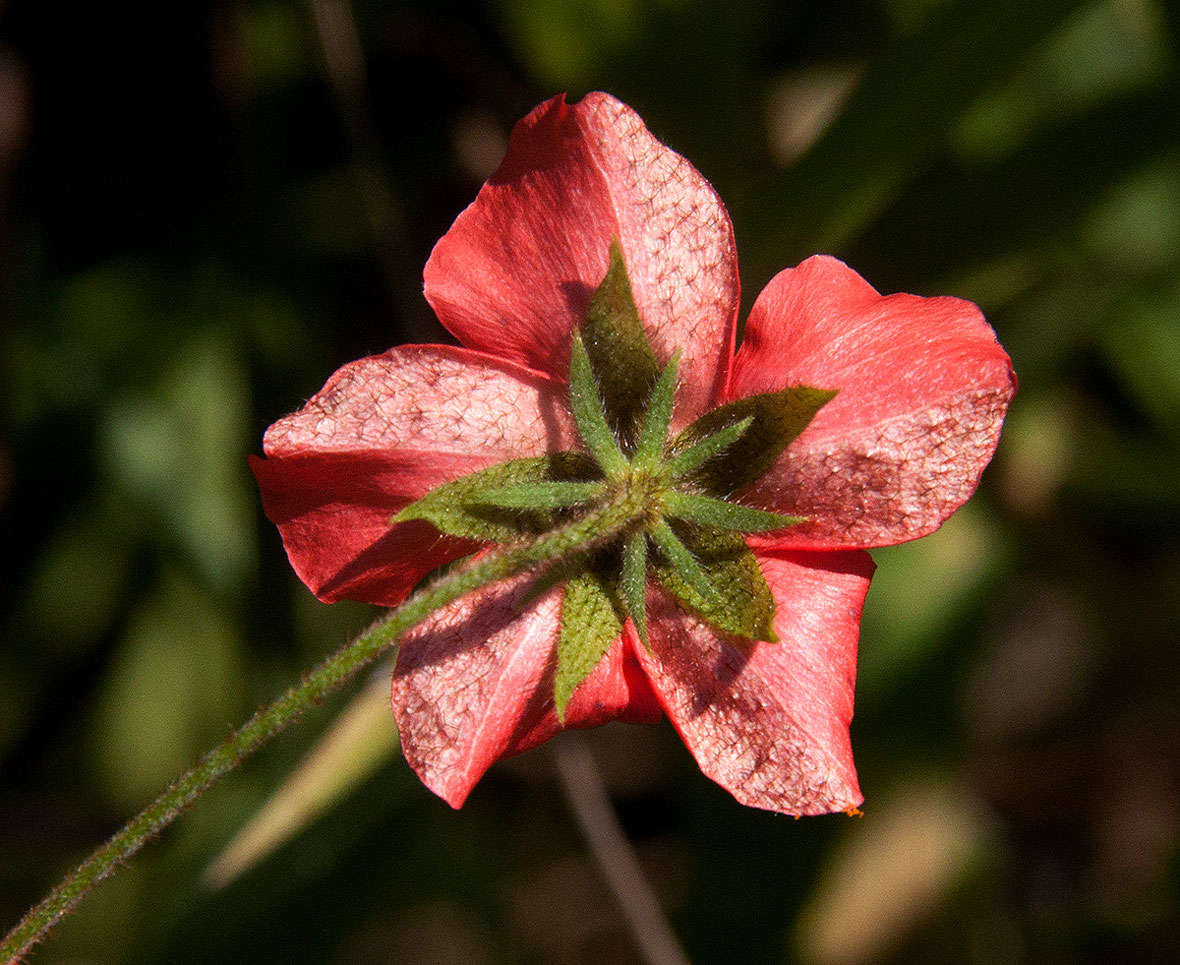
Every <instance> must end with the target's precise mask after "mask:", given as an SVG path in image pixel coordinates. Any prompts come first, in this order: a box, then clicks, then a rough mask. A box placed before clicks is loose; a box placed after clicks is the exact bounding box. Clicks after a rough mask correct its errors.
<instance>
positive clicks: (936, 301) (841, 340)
mask: <svg viewBox="0 0 1180 965" xmlns="http://www.w3.org/2000/svg"><path fill="white" fill-rule="evenodd" d="M788 385H819V386H823V387H824V388H828V389H837V390H838V394H837V395H836V397H835V398H834V399H832V401H830V402H828V403H827V404H826V405H825V406H824V407H823V408H822V409H820V411H819V413H818V414H817V415H816V416H815V418H814V420H813V421H812V422H811V424H810V425H808V427H807V428H806V429H805V430H804V431H803V433H802V434H801V435H800V436H799V437H798V438H797V439H796V440H795V441H794V442H793V443H792V444H791V446H790V447H789V448H788V449H787V450H786V452H785V453H783V455H782V456H781V457H780V458H779V460H778V461H777V462H776V463H775V465H774V466H772V467H771V469H770V470H769V471H768V472H767V473H766V474H765V475H764V476H763V477H762V478H761V479H760V480H759V481H758V482H757V483H755V484H754V486H753V487H752V488H751V489H750V490H749V496H750V499H751V501H752V502H753V503H756V504H758V505H761V506H765V507H767V508H768V509H773V510H775V511H776V512H780V513H788V514H791V515H796V516H808V517H811V521H810V522H808V523H804V524H801V525H800V526H798V527H796V528H794V529H793V530H791V531H790V533H787V534H784V535H783V537H782V540H783V541H785V542H789V543H792V544H793V545H795V546H799V547H806V548H815V549H836V548H842V547H869V546H884V545H889V544H892V543H899V542H903V541H905V540H910V539H915V538H917V537H919V536H923V535H925V534H926V533H929V532H931V531H932V530H934V529H937V528H938V526H939V524H941V523H942V521H943V520H944V519H946V517H947V516H949V515H950V514H951V513H952V512H954V510H956V509H957V508H958V507H959V506H960V505H962V504H963V503H964V502H965V501H966V500H967V498H968V497H969V496H970V495H971V494H972V493H973V492H974V491H975V488H976V486H977V485H978V483H979V476H980V474H981V473H982V472H983V468H984V466H986V465H987V463H988V461H989V460H990V459H991V456H992V453H993V452H994V451H995V448H996V444H997V442H998V441H999V436H1000V428H1001V426H1002V424H1003V420H1004V415H1005V413H1006V412H1007V408H1008V402H1009V400H1010V399H1011V398H1012V395H1013V393H1014V392H1015V390H1016V380H1015V376H1014V375H1013V373H1012V366H1011V363H1010V362H1009V360H1008V356H1007V355H1006V354H1005V352H1004V350H1003V349H1002V348H1001V347H1000V345H999V344H998V343H997V342H996V338H995V333H994V332H993V331H992V329H991V327H990V326H989V325H988V324H987V322H986V321H984V318H983V316H982V315H981V314H980V312H979V309H978V308H977V307H976V306H975V305H973V304H972V303H971V302H967V301H963V300H961V299H957V298H920V297H918V296H915V295H888V296H881V295H879V294H878V293H877V292H876V291H875V290H874V289H873V288H872V287H871V286H870V285H869V284H868V283H867V282H866V281H864V279H862V278H861V277H860V276H859V275H858V274H856V272H854V271H853V270H852V269H850V268H849V267H848V266H846V265H845V264H843V263H842V262H840V261H837V260H836V259H835V258H829V257H826V256H816V257H814V258H809V259H808V260H807V261H805V262H803V263H802V264H801V265H799V266H798V267H797V268H793V269H788V270H787V271H783V272H780V273H779V274H778V275H776V276H775V277H774V279H772V280H771V282H770V284H769V285H767V287H766V289H765V290H764V291H763V292H762V294H760V295H759V296H758V300H757V302H755V304H754V309H753V311H752V312H751V313H750V319H749V323H748V324H747V326H746V334H745V340H744V342H743V343H742V347H741V349H740V350H739V352H738V355H737V358H736V360H735V362H734V370H733V377H732V379H731V381H730V385H729V387H728V390H727V393H726V395H727V397H728V398H741V397H743V396H747V395H753V394H755V393H758V392H769V391H774V390H777V389H781V388H783V387H784V386H788ZM775 541H776V542H778V541H779V537H777V536H776V537H775ZM753 545H758V541H757V540H754V541H753Z"/></svg>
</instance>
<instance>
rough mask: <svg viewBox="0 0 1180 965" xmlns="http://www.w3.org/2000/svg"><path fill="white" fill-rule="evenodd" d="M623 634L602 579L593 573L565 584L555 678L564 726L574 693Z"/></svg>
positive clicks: (617, 609) (614, 604) (616, 608)
mask: <svg viewBox="0 0 1180 965" xmlns="http://www.w3.org/2000/svg"><path fill="white" fill-rule="evenodd" d="M622 630H623V617H622V615H621V613H620V607H619V605H618V603H617V601H616V600H615V599H614V595H613V594H612V593H611V591H610V590H609V589H608V588H607V586H606V584H605V582H604V581H603V578H602V577H601V576H599V575H598V574H597V573H596V572H595V571H594V570H593V569H587V570H585V571H583V572H582V573H580V574H578V575H577V576H574V577H573V578H572V579H570V581H569V582H568V583H566V585H565V597H564V599H563V600H562V604H561V632H560V635H559V636H558V639H557V671H556V673H555V675H554V678H553V702H554V704H555V706H556V708H557V719H558V720H560V721H562V722H563V723H564V721H565V710H566V707H567V706H568V704H569V701H570V698H571V697H572V696H573V694H574V691H575V690H577V689H578V685H579V684H581V683H582V681H583V680H585V679H586V678H587V677H589V676H590V674H591V673H592V672H593V670H594V668H595V667H597V666H598V662H599V661H600V660H602V658H603V657H605V656H606V653H607V651H608V650H609V649H610V646H611V644H612V643H614V641H615V640H616V639H617V638H618V636H619V634H620V633H621V632H622Z"/></svg>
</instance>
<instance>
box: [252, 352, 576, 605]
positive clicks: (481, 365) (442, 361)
mask: <svg viewBox="0 0 1180 965" xmlns="http://www.w3.org/2000/svg"><path fill="white" fill-rule="evenodd" d="M575 439H576V436H575V434H574V429H573V425H572V420H571V419H570V416H569V412H568V410H567V408H566V406H565V404H564V403H563V401H562V389H561V387H560V386H558V385H556V384H555V383H553V382H552V381H550V380H549V379H547V378H545V377H544V376H542V375H540V374H538V373H536V372H530V371H528V370H526V369H522V368H520V367H519V366H516V365H513V364H511V363H508V362H505V361H503V360H502V359H494V358H489V357H488V356H485V355H481V354H479V353H476V352H471V351H468V350H466V349H461V348H452V347H449V346H442V345H417V346H402V347H400V348H395V349H391V350H390V351H389V352H386V353H385V354H384V355H377V356H372V357H370V358H364V359H361V360H359V361H357V362H352V363H349V364H348V365H345V366H344V367H343V368H341V369H340V370H339V371H338V372H336V374H335V375H333V376H332V377H331V378H330V379H329V380H328V383H327V384H326V385H325V386H324V388H323V389H321V390H320V391H319V392H318V393H316V395H315V396H313V397H312V399H311V400H310V401H309V402H308V403H307V405H305V406H304V407H303V408H302V409H301V410H299V411H298V412H296V413H294V414H292V415H289V416H287V417H285V418H283V419H280V420H279V421H278V422H276V423H275V424H274V425H273V426H271V427H270V429H269V430H267V433H266V437H265V439H264V441H263V450H264V452H265V453H266V459H251V463H250V464H251V467H252V468H253V470H254V474H255V476H257V478H258V484H259V486H260V488H261V490H262V502H263V507H264V508H265V510H266V515H267V516H268V517H269V518H270V520H271V521H272V522H274V523H275V524H276V525H277V526H278V527H279V532H280V533H281V534H282V537H283V544H284V546H285V547H286V550H287V555H288V557H289V558H290V560H291V565H292V566H293V567H294V569H295V572H296V573H298V574H299V577H300V579H302V580H303V582H304V583H306V584H307V585H308V586H309V587H310V588H311V589H312V591H313V592H314V593H315V594H316V595H317V596H318V597H319V598H320V599H322V600H325V601H328V602H331V601H334V600H339V599H345V598H347V599H353V600H363V601H365V602H369V603H379V604H382V605H385V606H393V605H395V604H397V603H400V602H401V600H402V599H403V598H404V597H405V595H406V594H407V593H408V592H409V590H410V589H411V588H412V587H413V586H414V584H415V583H417V582H418V580H420V579H421V578H422V577H423V576H424V575H425V574H426V573H428V572H429V571H430V570H432V569H434V568H435V567H436V566H439V565H441V564H442V563H445V562H447V561H448V560H451V559H454V558H456V557H457V556H461V555H464V554H466V553H469V552H471V550H472V549H473V548H474V547H475V545H476V544H475V543H472V542H469V541H467V540H459V539H452V538H450V537H440V536H439V535H438V533H437V532H436V531H435V529H434V528H433V527H432V526H430V525H428V524H426V523H424V522H421V521H417V520H415V521H410V522H406V523H399V524H398V525H396V526H390V524H389V520H390V517H391V516H393V515H394V514H395V513H397V512H398V511H399V510H401V509H402V508H403V507H405V506H407V505H409V503H411V502H412V501H413V500H415V499H417V498H419V497H420V496H422V495H423V494H425V493H426V492H428V491H429V490H431V489H433V488H434V487H435V486H438V485H440V484H442V483H444V482H447V481H448V480H451V479H454V478H455V477H456V476H459V475H462V474H464V473H469V472H474V471H476V470H478V469H482V468H484V467H485V466H488V465H491V464H493V463H497V462H502V461H506V460H509V459H517V458H521V457H524V456H536V455H542V454H544V453H546V452H548V451H550V450H557V449H568V448H571V447H572V446H573V445H575Z"/></svg>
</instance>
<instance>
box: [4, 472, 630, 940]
mask: <svg viewBox="0 0 1180 965" xmlns="http://www.w3.org/2000/svg"><path fill="white" fill-rule="evenodd" d="M643 511H644V507H643V505H642V502H641V500H640V499H639V498H638V497H636V496H633V495H631V494H628V493H626V492H624V493H621V494H619V495H617V496H616V497H615V498H614V499H613V500H611V501H610V502H608V503H606V504H605V505H603V506H602V507H600V508H598V509H596V510H595V511H594V512H592V513H589V514H587V515H586V516H584V517H582V518H581V519H579V520H576V521H574V522H572V523H570V524H568V525H566V526H563V527H560V528H558V529H554V530H552V531H550V532H548V533H545V534H543V535H541V536H538V537H537V538H536V539H534V540H532V541H531V542H528V543H524V544H520V545H514V546H509V547H506V548H504V549H501V550H496V551H493V552H490V553H488V554H487V555H485V556H482V557H479V558H478V559H476V560H474V561H472V562H471V563H469V564H468V565H466V566H464V567H462V568H460V569H458V570H454V571H452V572H450V573H447V574H446V575H445V576H442V577H440V578H439V579H438V580H436V581H435V582H434V583H432V584H430V585H429V586H426V587H424V588H423V589H422V590H420V591H419V592H417V593H415V594H414V595H413V596H412V597H410V598H409V599H408V600H406V602H405V603H403V604H402V605H401V606H400V607H398V608H397V609H396V610H393V611H392V612H390V613H389V614H387V615H386V616H384V617H382V618H381V619H380V620H378V621H377V622H376V623H374V624H373V625H372V626H371V627H369V629H368V630H366V631H365V632H364V633H362V634H361V635H360V636H359V637H357V638H356V639H355V640H353V641H352V642H351V643H349V644H347V645H346V646H344V647H343V648H342V649H340V650H338V651H337V652H336V653H334V654H333V655H332V656H330V657H328V658H327V659H326V660H324V661H323V662H322V663H320V664H319V666H317V667H316V668H315V669H314V670H311V671H310V672H309V673H307V674H305V675H304V677H303V680H302V681H301V682H300V683H298V684H296V685H295V686H294V687H292V688H291V689H290V690H288V691H287V692H286V693H284V694H283V695H282V696H280V697H278V698H277V699H276V700H274V701H272V702H271V703H270V704H268V705H266V706H265V707H263V708H261V709H260V710H259V711H257V712H256V713H255V714H254V716H253V717H251V718H250V719H249V720H248V721H246V723H244V724H243V725H242V726H241V727H239V728H238V729H237V730H236V731H234V732H233V733H232V734H231V735H230V736H229V737H228V738H226V740H225V741H224V742H223V743H221V744H219V745H218V746H217V747H215V748H213V749H212V750H211V751H209V752H208V753H206V754H205V756H204V757H202V758H201V760H200V761H199V762H198V763H197V765H196V766H195V767H194V768H193V769H192V770H190V771H188V772H187V773H186V774H183V775H181V776H180V777H179V778H177V779H176V780H175V781H173V782H172V783H171V784H170V785H169V786H168V787H167V788H166V789H165V790H164V792H163V793H162V794H161V795H160V796H159V797H158V798H156V800H155V801H153V802H152V803H151V804H149V805H148V806H147V807H146V808H144V809H143V810H142V811H140V812H139V814H137V815H136V816H135V817H134V818H132V819H131V820H130V821H129V822H127V824H125V825H124V826H123V827H122V828H121V829H120V830H119V831H118V832H116V833H115V835H114V836H113V837H112V838H111V839H110V840H109V841H107V842H106V844H104V845H102V846H101V847H99V848H98V849H96V850H95V851H94V852H93V853H91V855H90V856H89V857H88V858H87V859H86V860H85V861H83V862H82V863H81V864H80V865H78V867H77V868H75V869H74V870H73V871H72V872H70V874H68V875H67V876H66V877H65V878H64V879H63V880H62V882H61V883H60V884H59V885H58V886H57V887H56V888H54V889H53V891H51V892H50V893H49V894H48V895H47V896H46V897H45V898H44V899H43V900H42V901H41V903H40V904H38V905H36V906H34V907H33V908H32V909H30V910H29V912H28V913H27V914H26V915H25V916H24V918H22V919H21V920H20V922H18V923H17V925H16V927H15V928H13V929H12V931H10V932H9V933H8V935H7V936H5V939H4V944H3V945H0V961H3V962H16V961H20V959H21V957H22V956H23V955H25V954H26V953H27V952H28V951H29V949H31V948H32V947H33V945H35V944H36V943H37V942H39V941H40V940H41V939H42V938H44V937H45V935H46V934H48V932H49V930H50V929H51V928H52V927H53V926H54V925H55V924H57V922H59V921H60V920H61V919H62V918H64V917H65V916H66V915H68V914H69V913H70V912H71V911H72V910H73V908H74V907H75V906H76V905H77V904H78V902H79V901H81V900H82V898H84V897H85V896H86V894H87V892H89V891H90V889H91V888H93V887H94V886H95V885H96V884H98V882H100V881H102V880H103V879H104V878H107V877H109V876H110V875H111V874H113V873H114V872H115V870H116V869H118V868H119V867H120V866H121V865H122V864H124V863H126V861H127V860H128V859H129V858H130V857H131V856H132V855H134V854H135V853H136V852H138V851H139V850H140V848H142V847H143V846H144V845H145V844H146V843H147V842H148V841H149V840H150V839H151V838H152V837H153V836H155V835H156V834H159V833H160V832H161V831H162V830H164V828H166V827H167V826H168V825H169V824H171V823H172V822H173V821H174V820H176V818H177V817H178V816H179V815H180V812H181V811H183V810H184V809H185V808H186V807H187V806H188V805H189V804H191V803H192V802H193V801H195V800H196V799H197V797H199V796H200V795H201V794H202V793H203V792H204V791H206V790H207V789H208V788H210V787H211V786H212V785H213V784H214V783H215V782H216V781H217V780H218V779H219V778H220V777H221V776H222V775H224V774H227V773H228V772H229V771H232V770H233V769H234V768H235V767H237V766H238V765H239V764H241V763H242V761H244V760H245V759H246V758H247V757H249V756H250V755H251V754H253V753H254V752H255V751H256V750H258V748H260V747H261V746H262V745H263V744H265V743H266V742H267V741H268V740H270V738H272V737H274V736H275V735H276V734H278V733H280V732H281V731H282V730H284V729H285V728H286V727H287V725H288V724H291V723H292V722H293V721H294V720H296V719H297V718H298V717H299V716H300V715H301V714H302V713H303V711H304V710H306V709H307V707H308V706H310V705H312V704H315V703H318V702H319V701H320V700H321V699H322V698H323V697H324V696H325V695H326V694H328V693H330V692H331V691H333V690H335V689H336V688H337V687H339V686H340V685H341V684H343V683H344V682H345V681H347V680H349V679H350V678H351V677H352V676H353V675H354V674H356V672H357V671H358V670H360V669H361V668H362V667H364V666H365V665H367V664H368V663H370V662H372V661H373V660H374V659H376V658H377V657H379V656H381V655H382V654H383V653H385V652H386V651H387V650H389V649H390V648H391V647H392V646H393V645H394V644H396V643H397V640H398V638H399V637H401V636H402V634H404V633H406V631H408V630H410V629H411V628H412V627H414V626H416V625H417V624H418V623H421V622H422V620H424V619H425V618H426V617H428V616H429V615H430V614H431V613H433V612H434V611H435V610H438V609H439V608H441V607H444V606H446V605H447V604H448V603H451V602H453V601H454V600H457V599H458V598H459V597H461V596H465V595H466V594H468V593H470V592H472V591H473V590H477V589H479V588H480V587H483V586H487V585H488V584H490V583H495V582H498V581H500V580H504V579H507V578H509V577H511V576H515V575H516V574H518V573H522V572H524V571H525V570H529V569H532V568H533V567H535V566H538V565H540V564H543V563H547V562H550V561H554V560H561V559H563V558H565V557H568V556H570V555H571V554H574V553H579V552H585V551H587V550H591V549H593V548H595V547H596V546H599V545H601V544H602V543H603V542H606V541H607V540H609V539H611V538H613V537H615V536H617V535H619V534H620V533H621V532H622V531H623V530H625V529H626V528H627V527H628V526H630V525H631V524H632V523H633V522H634V521H635V520H636V519H637V518H640V517H641V516H642V513H643ZM390 726H392V723H391V725H390Z"/></svg>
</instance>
